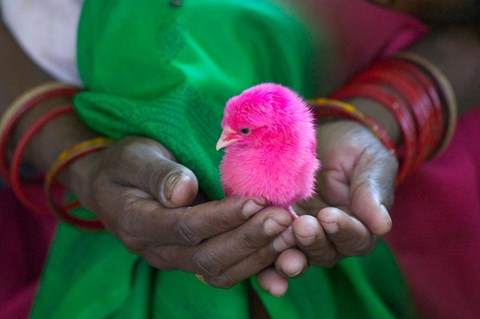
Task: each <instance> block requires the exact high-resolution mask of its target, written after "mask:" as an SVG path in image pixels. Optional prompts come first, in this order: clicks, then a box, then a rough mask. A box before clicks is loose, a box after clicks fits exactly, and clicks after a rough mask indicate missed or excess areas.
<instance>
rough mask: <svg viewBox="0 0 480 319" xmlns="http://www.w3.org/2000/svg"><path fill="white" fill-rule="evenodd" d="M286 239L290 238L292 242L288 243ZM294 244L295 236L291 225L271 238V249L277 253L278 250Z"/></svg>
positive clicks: (280, 250)
mask: <svg viewBox="0 0 480 319" xmlns="http://www.w3.org/2000/svg"><path fill="white" fill-rule="evenodd" d="M288 240H290V242H291V243H292V244H290V243H289V242H288ZM294 244H295V238H294V236H293V230H292V227H288V228H287V230H286V231H285V232H283V233H282V234H281V235H280V236H278V237H276V238H275V239H274V240H273V243H272V245H273V249H274V250H275V251H276V252H277V253H280V252H282V251H284V250H286V249H288V248H290V247H292V246H293V245H294Z"/></svg>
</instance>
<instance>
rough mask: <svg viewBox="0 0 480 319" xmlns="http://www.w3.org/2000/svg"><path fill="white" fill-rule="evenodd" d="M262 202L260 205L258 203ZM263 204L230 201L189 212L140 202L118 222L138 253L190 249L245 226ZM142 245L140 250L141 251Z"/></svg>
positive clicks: (213, 203) (126, 211) (132, 206)
mask: <svg viewBox="0 0 480 319" xmlns="http://www.w3.org/2000/svg"><path fill="white" fill-rule="evenodd" d="M258 202H260V203H258ZM262 204H263V203H262V202H261V201H257V200H253V199H250V200H245V199H240V198H236V197H229V198H226V199H224V200H220V201H211V202H207V203H203V204H200V205H197V206H193V207H189V208H172V209H166V208H164V207H162V206H160V205H159V204H158V203H157V202H156V201H154V200H149V199H144V200H141V199H137V200H136V201H135V202H133V203H131V204H130V205H128V206H126V207H125V208H124V211H125V213H124V214H122V215H121V216H120V217H119V218H118V221H117V222H118V223H119V224H120V227H117V229H121V230H123V233H122V234H120V237H121V238H123V241H124V242H125V241H126V245H127V246H128V247H132V246H133V247H135V246H137V247H136V250H135V248H134V251H136V252H138V251H142V250H144V249H147V248H148V246H143V247H142V245H149V244H153V245H157V246H158V245H168V244H171V245H189V246H196V245H198V244H199V243H201V242H202V241H204V240H206V239H208V238H211V237H214V236H217V235H219V234H222V233H225V232H227V231H230V230H232V229H235V228H237V227H239V226H240V225H242V224H244V223H245V222H246V221H247V220H248V219H249V218H250V217H251V216H252V215H254V214H255V213H257V212H259V211H260V210H261V209H263V208H264V206H262ZM138 245H140V247H138Z"/></svg>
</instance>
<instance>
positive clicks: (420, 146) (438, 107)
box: [309, 53, 457, 183]
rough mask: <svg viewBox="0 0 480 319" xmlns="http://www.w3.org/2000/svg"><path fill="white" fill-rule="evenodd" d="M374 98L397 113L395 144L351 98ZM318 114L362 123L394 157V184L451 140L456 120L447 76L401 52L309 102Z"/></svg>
mask: <svg viewBox="0 0 480 319" xmlns="http://www.w3.org/2000/svg"><path fill="white" fill-rule="evenodd" d="M356 98H361V99H367V100H372V101H375V102H376V103H378V104H380V105H383V106H384V107H385V108H386V109H388V110H389V111H390V112H391V113H392V115H393V116H394V117H395V119H396V121H397V123H398V125H399V128H400V132H401V141H400V143H399V144H398V145H395V144H394V142H393V141H392V139H391V138H390V136H389V135H388V133H387V131H386V130H385V128H384V127H382V126H381V125H380V124H379V123H378V122H377V121H375V120H374V119H373V118H372V117H370V116H368V115H366V114H365V113H362V112H361V111H359V110H358V109H356V108H355V107H354V106H353V105H351V104H349V103H347V102H348V101H349V100H352V99H356ZM309 104H310V105H311V106H312V108H313V112H314V114H315V116H316V118H317V119H319V118H326V117H340V118H345V119H349V120H352V121H355V122H358V123H361V124H363V125H364V126H366V127H367V128H369V129H370V130H371V131H372V133H373V134H374V135H375V136H376V137H377V138H378V139H379V140H380V141H381V142H382V143H383V145H384V146H385V147H386V148H387V149H388V150H389V151H390V152H391V153H392V154H394V155H395V156H397V158H398V160H399V163H400V168H399V172H398V175H397V183H399V182H401V181H403V180H404V179H405V178H406V177H408V176H410V175H412V174H413V173H414V172H415V171H416V170H417V169H418V168H419V166H420V165H421V164H422V163H423V162H424V161H426V160H428V159H431V158H432V157H434V156H436V155H438V154H440V153H441V152H442V151H443V150H444V149H445V148H446V146H447V145H448V144H449V142H450V140H451V138H452V136H453V133H454V131H455V125H456V120H457V106H456V100H455V96H454V92H453V89H452V87H451V85H450V83H449V81H448V80H447V78H446V77H445V75H444V74H443V73H442V72H441V71H440V70H439V69H438V68H437V67H436V66H435V65H433V64H432V63H430V62H429V61H428V60H426V59H424V58H422V57H420V56H418V55H415V54H413V53H401V54H398V55H396V56H393V57H390V58H387V59H384V60H382V61H379V62H378V63H376V64H374V65H373V66H372V67H370V68H369V69H368V70H366V71H364V72H363V73H360V74H359V75H357V76H356V77H354V78H353V79H352V80H351V81H350V82H349V83H347V84H346V85H345V86H343V87H342V88H341V89H339V90H337V91H336V92H335V93H334V94H333V95H332V99H327V98H320V99H314V100H311V101H309Z"/></svg>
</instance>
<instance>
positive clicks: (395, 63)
mask: <svg viewBox="0 0 480 319" xmlns="http://www.w3.org/2000/svg"><path fill="white" fill-rule="evenodd" d="M382 63H383V64H385V65H386V67H390V68H395V69H396V70H398V71H400V72H402V73H404V74H406V75H407V76H408V77H410V78H412V79H414V80H415V81H416V83H418V85H419V86H420V88H422V89H423V92H424V93H425V94H426V95H427V96H428V98H429V101H430V105H431V107H432V108H433V114H432V117H433V119H432V125H431V131H432V136H433V141H432V143H434V145H436V147H435V148H434V149H432V150H431V152H433V151H434V150H435V149H436V148H437V147H438V145H439V144H440V142H441V140H442V134H443V127H444V120H443V114H442V102H441V100H440V96H439V94H438V92H437V89H436V88H435V84H434V83H432V80H430V79H429V78H428V77H427V76H426V75H425V74H424V73H423V72H422V71H421V70H419V69H418V67H416V66H415V65H413V64H412V63H409V62H407V61H404V60H401V59H395V58H393V59H386V60H383V61H382ZM431 155H432V154H429V156H428V158H427V159H430V158H431Z"/></svg>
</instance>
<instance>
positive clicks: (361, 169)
mask: <svg viewBox="0 0 480 319" xmlns="http://www.w3.org/2000/svg"><path fill="white" fill-rule="evenodd" d="M397 167H398V163H397V161H396V160H395V158H394V157H393V156H392V155H391V154H389V153H387V152H385V151H384V152H376V153H375V154H374V155H372V154H369V152H364V154H363V155H362V157H361V158H360V159H359V163H358V164H357V171H356V173H355V175H354V177H353V180H352V186H351V187H352V195H351V196H352V197H351V203H350V209H351V213H352V214H353V215H354V216H356V217H357V218H358V219H359V220H360V221H361V222H362V223H364V224H365V225H366V226H367V228H368V229H369V230H370V231H371V232H372V233H374V234H375V235H377V236H382V235H384V234H386V233H387V232H389V231H390V229H391V226H392V220H391V218H390V215H389V214H388V211H387V208H386V207H390V206H391V205H392V202H393V192H394V191H393V189H394V186H395V178H396V172H397Z"/></svg>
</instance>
